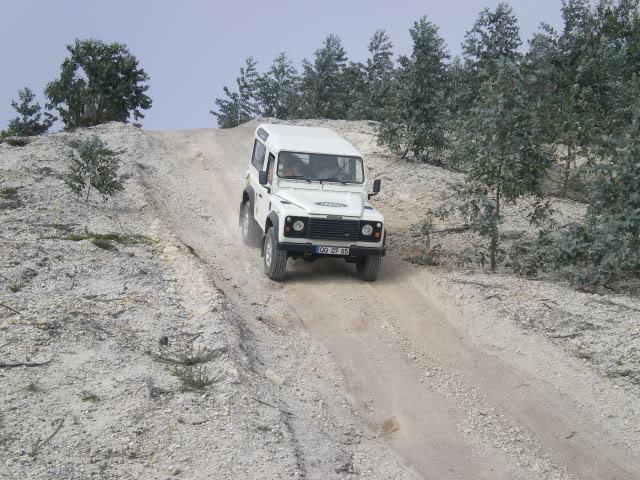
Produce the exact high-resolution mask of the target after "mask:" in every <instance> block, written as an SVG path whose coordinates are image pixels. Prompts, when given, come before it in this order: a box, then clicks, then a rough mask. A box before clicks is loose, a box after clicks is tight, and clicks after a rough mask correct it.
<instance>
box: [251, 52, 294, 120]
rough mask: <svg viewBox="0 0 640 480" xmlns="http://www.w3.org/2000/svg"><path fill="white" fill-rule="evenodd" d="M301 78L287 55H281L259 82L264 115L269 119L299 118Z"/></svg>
mask: <svg viewBox="0 0 640 480" xmlns="http://www.w3.org/2000/svg"><path fill="white" fill-rule="evenodd" d="M299 83H300V78H299V77H298V72H297V70H296V69H295V67H294V66H293V62H292V61H291V60H290V59H289V58H288V57H287V54H286V53H284V52H283V53H280V54H279V55H278V56H277V57H276V58H275V59H274V60H273V64H272V65H271V68H270V69H269V71H268V72H267V73H265V74H264V75H262V76H260V78H259V80H258V95H257V96H258V98H259V102H260V105H261V109H262V113H263V114H264V115H266V116H267V117H275V118H282V119H288V120H290V119H294V118H297V115H298V111H299V108H300V106H299V105H300V98H299V95H298V89H299Z"/></svg>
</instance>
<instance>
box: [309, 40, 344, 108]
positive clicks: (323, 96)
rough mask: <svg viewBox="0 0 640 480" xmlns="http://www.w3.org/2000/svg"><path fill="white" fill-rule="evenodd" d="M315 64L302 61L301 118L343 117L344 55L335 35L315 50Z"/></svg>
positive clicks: (340, 42) (340, 43)
mask: <svg viewBox="0 0 640 480" xmlns="http://www.w3.org/2000/svg"><path fill="white" fill-rule="evenodd" d="M314 56H315V59H314V62H313V63H311V62H310V61H309V60H306V59H305V60H303V62H302V69H303V73H302V85H301V96H302V98H303V99H304V103H303V111H304V115H305V116H307V117H309V118H328V119H337V118H345V116H346V114H347V111H348V106H347V105H346V102H347V100H348V98H347V96H348V90H347V85H346V84H345V82H344V77H343V73H344V70H345V68H346V66H347V53H346V51H345V49H344V48H343V47H342V41H341V40H340V37H338V36H337V35H333V34H332V35H329V36H328V37H327V38H326V39H325V41H324V46H323V47H322V48H320V49H318V50H316V52H315V54H314Z"/></svg>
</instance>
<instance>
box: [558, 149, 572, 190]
mask: <svg viewBox="0 0 640 480" xmlns="http://www.w3.org/2000/svg"><path fill="white" fill-rule="evenodd" d="M572 157H573V147H572V145H568V146H567V158H566V159H565V161H564V178H563V180H562V195H561V197H562V198H565V197H566V196H567V189H568V188H569V171H570V170H571V160H572Z"/></svg>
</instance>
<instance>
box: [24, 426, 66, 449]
mask: <svg viewBox="0 0 640 480" xmlns="http://www.w3.org/2000/svg"><path fill="white" fill-rule="evenodd" d="M51 425H52V426H53V427H55V428H54V430H53V433H52V434H51V435H49V436H48V437H47V438H45V439H44V440H43V439H42V438H38V440H36V442H35V443H34V444H33V445H31V448H30V449H29V451H28V452H27V455H29V456H30V457H33V458H35V457H37V456H38V454H39V453H40V450H42V448H43V447H44V446H45V445H46V444H48V443H49V442H50V441H51V439H52V438H53V437H55V436H56V435H57V434H58V432H59V431H60V429H61V428H62V426H63V425H64V418H59V419H58V420H54V421H53V422H51Z"/></svg>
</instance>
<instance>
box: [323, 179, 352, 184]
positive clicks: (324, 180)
mask: <svg viewBox="0 0 640 480" xmlns="http://www.w3.org/2000/svg"><path fill="white" fill-rule="evenodd" d="M317 181H318V182H321V183H322V182H338V183H341V184H343V185H346V184H347V182H343V181H342V180H338V179H337V178H318V179H317Z"/></svg>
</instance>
